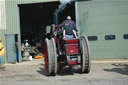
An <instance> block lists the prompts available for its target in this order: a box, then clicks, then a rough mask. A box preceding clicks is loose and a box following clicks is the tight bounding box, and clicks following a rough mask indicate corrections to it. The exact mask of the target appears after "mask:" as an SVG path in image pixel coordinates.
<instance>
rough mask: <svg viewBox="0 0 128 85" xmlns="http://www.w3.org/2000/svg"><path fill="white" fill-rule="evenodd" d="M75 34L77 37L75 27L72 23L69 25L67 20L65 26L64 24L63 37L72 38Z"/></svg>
mask: <svg viewBox="0 0 128 85" xmlns="http://www.w3.org/2000/svg"><path fill="white" fill-rule="evenodd" d="M73 36H75V38H77V35H76V31H75V30H74V29H73V27H72V26H71V25H69V23H68V22H66V23H65V26H64V31H63V38H64V39H71V38H73Z"/></svg>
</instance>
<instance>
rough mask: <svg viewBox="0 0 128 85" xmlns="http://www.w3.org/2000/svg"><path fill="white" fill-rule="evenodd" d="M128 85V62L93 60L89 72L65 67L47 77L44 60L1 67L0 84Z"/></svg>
mask: <svg viewBox="0 0 128 85" xmlns="http://www.w3.org/2000/svg"><path fill="white" fill-rule="evenodd" d="M66 84H67V85H128V62H123V61H121V62H107V63H103V62H102V63H98V61H96V62H92V64H91V72H90V73H89V74H79V73H77V72H75V71H73V70H71V69H63V70H61V71H59V73H58V74H57V75H56V76H51V77H47V76H46V75H45V71H44V62H43V60H33V61H26V62H23V63H17V64H6V65H4V66H2V67H0V85H66Z"/></svg>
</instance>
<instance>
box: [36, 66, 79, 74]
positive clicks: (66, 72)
mask: <svg viewBox="0 0 128 85" xmlns="http://www.w3.org/2000/svg"><path fill="white" fill-rule="evenodd" d="M41 65H42V67H41V68H40V70H37V72H38V73H40V74H41V75H44V76H47V75H46V72H45V68H44V67H45V66H44V64H41ZM75 73H78V72H77V71H75V70H73V69H70V68H63V69H60V70H58V72H57V75H60V76H66V75H74V74H75Z"/></svg>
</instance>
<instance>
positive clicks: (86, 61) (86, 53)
mask: <svg viewBox="0 0 128 85" xmlns="http://www.w3.org/2000/svg"><path fill="white" fill-rule="evenodd" d="M81 40H82V73H83V72H85V73H89V72H90V66H91V65H90V50H89V44H88V40H87V38H86V37H85V36H82V38H81Z"/></svg>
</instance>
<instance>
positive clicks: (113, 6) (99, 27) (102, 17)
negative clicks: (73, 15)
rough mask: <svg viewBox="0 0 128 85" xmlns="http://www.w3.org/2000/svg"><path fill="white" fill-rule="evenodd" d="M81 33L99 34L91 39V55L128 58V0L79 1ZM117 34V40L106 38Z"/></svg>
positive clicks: (98, 57)
mask: <svg viewBox="0 0 128 85" xmlns="http://www.w3.org/2000/svg"><path fill="white" fill-rule="evenodd" d="M79 13H80V22H79V25H80V28H81V35H87V36H97V37H98V40H96V41H89V43H90V49H91V57H92V58H93V59H104V58H128V39H124V38H123V35H124V34H128V0H92V1H81V2H79ZM105 35H115V36H116V39H115V40H105Z"/></svg>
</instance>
